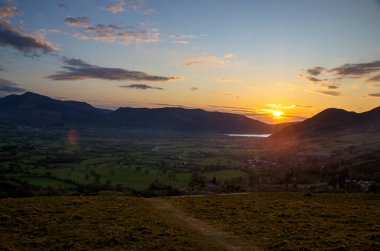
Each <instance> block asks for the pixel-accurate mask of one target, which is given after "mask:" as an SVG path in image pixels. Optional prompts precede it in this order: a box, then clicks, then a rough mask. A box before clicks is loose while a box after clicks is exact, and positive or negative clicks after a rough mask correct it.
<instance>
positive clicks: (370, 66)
mask: <svg viewBox="0 0 380 251" xmlns="http://www.w3.org/2000/svg"><path fill="white" fill-rule="evenodd" d="M328 71H329V72H331V73H333V74H335V75H337V76H342V77H361V76H365V75H368V74H371V73H373V72H377V71H380V60H378V61H373V62H369V63H360V64H344V65H342V66H339V67H336V68H332V69H330V70H328Z"/></svg>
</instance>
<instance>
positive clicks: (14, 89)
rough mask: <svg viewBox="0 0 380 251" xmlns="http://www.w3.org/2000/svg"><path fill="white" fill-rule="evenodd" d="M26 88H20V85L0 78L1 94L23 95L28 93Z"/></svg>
mask: <svg viewBox="0 0 380 251" xmlns="http://www.w3.org/2000/svg"><path fill="white" fill-rule="evenodd" d="M26 91H27V90H25V89H24V88H21V87H19V85H18V84H16V83H13V82H12V81H9V80H6V79H3V78H0V92H2V93H22V92H26Z"/></svg>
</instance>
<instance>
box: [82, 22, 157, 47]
mask: <svg viewBox="0 0 380 251" xmlns="http://www.w3.org/2000/svg"><path fill="white" fill-rule="evenodd" d="M75 36H76V37H77V38H79V39H82V40H88V39H91V40H96V41H103V42H121V43H122V44H124V45H128V44H131V43H137V44H142V43H155V42H158V41H160V33H159V31H158V30H157V29H137V28H135V27H128V28H122V27H119V26H117V25H112V24H107V25H106V24H97V25H95V26H88V27H86V28H84V29H81V30H80V31H78V32H77V33H75Z"/></svg>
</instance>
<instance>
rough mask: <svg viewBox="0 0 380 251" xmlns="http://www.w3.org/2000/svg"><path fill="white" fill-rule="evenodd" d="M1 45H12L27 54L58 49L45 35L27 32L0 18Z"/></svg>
mask: <svg viewBox="0 0 380 251" xmlns="http://www.w3.org/2000/svg"><path fill="white" fill-rule="evenodd" d="M0 45H2V46H12V47H14V48H16V49H17V50H19V51H21V52H23V53H25V54H33V53H36V52H38V51H42V52H44V53H47V52H54V51H57V50H58V49H57V48H55V47H54V46H53V45H52V44H51V43H50V42H49V41H47V40H45V39H44V38H43V37H41V36H37V35H30V34H27V33H25V32H24V31H22V30H20V29H18V28H16V27H14V26H13V25H12V24H10V23H9V22H7V21H4V20H0Z"/></svg>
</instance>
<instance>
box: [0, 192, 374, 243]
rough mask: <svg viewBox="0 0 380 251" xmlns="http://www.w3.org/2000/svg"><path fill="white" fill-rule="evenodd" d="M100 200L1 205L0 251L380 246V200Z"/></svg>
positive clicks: (263, 196) (255, 196) (268, 196)
mask: <svg viewBox="0 0 380 251" xmlns="http://www.w3.org/2000/svg"><path fill="white" fill-rule="evenodd" d="M105 195H107V194H103V196H96V197H74V196H73V197H67V196H60V197H59V196H58V197H34V198H26V199H2V200H0V223H1V224H0V250H224V249H225V250H251V249H252V250H326V249H328V250H379V248H380V225H379V219H380V197H379V195H373V194H313V195H312V196H310V197H307V196H304V195H303V194H300V193H252V194H241V195H224V196H223V195H212V196H201V197H166V198H158V199H157V198H154V199H143V198H136V197H126V196H109V195H115V193H114V192H112V193H111V194H108V196H105ZM254 247H257V248H256V249H255V248H254ZM329 248H331V249H329Z"/></svg>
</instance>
